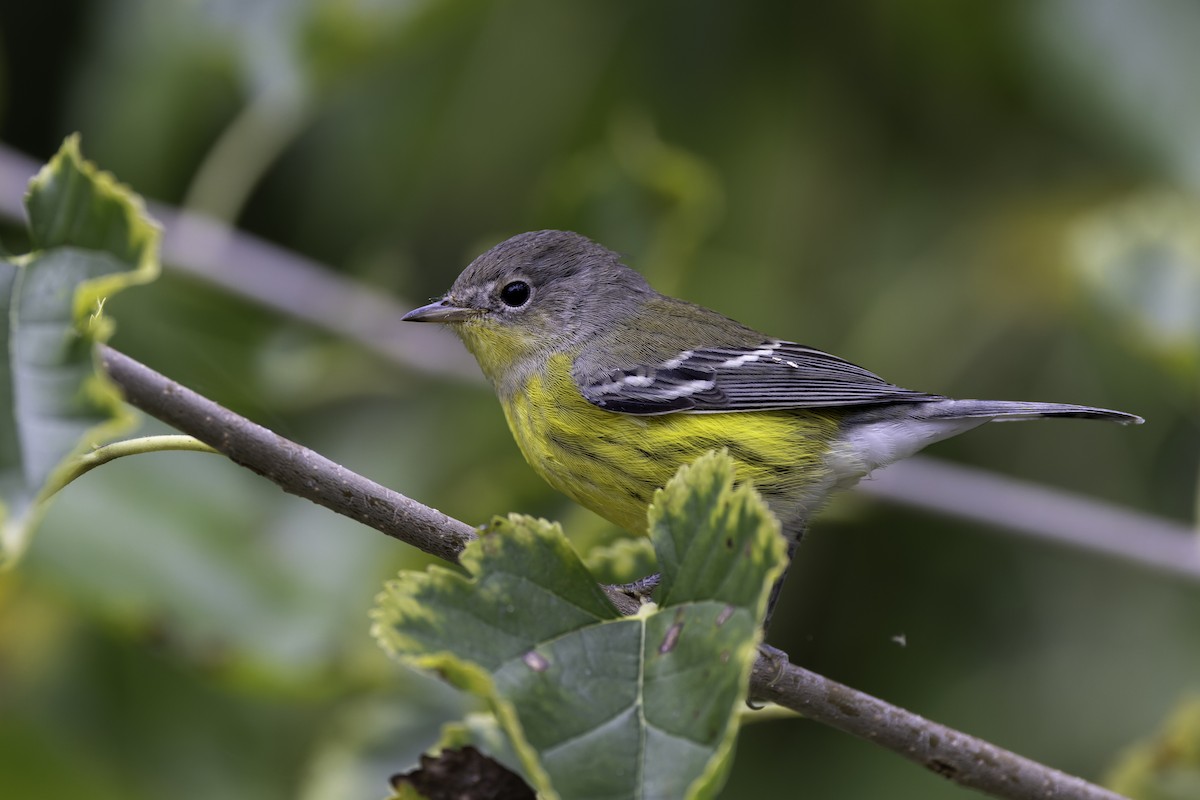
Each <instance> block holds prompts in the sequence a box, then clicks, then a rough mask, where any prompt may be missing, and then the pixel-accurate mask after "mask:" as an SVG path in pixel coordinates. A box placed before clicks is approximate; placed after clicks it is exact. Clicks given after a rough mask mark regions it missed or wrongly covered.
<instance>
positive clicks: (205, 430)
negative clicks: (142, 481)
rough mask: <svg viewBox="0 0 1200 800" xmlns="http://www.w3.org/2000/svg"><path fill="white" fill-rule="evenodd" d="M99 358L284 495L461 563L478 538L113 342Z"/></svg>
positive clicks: (141, 401) (134, 391)
mask: <svg viewBox="0 0 1200 800" xmlns="http://www.w3.org/2000/svg"><path fill="white" fill-rule="evenodd" d="M100 362H101V364H102V365H103V367H104V370H105V371H106V372H107V373H108V375H109V377H110V378H112V380H113V381H114V382H115V383H116V384H117V385H118V386H120V387H121V390H122V391H123V392H124V393H125V399H126V400H127V401H128V402H129V403H130V404H131V405H134V406H136V407H138V408H140V409H141V410H142V411H145V412H146V413H147V414H149V415H150V416H152V417H157V418H158V419H160V420H162V421H163V422H165V423H167V424H168V425H170V426H171V427H173V428H175V429H177V430H180V431H183V432H184V433H187V434H190V435H192V436H194V437H196V438H197V439H199V440H200V441H202V442H204V443H205V444H207V445H209V446H210V447H212V448H213V449H214V450H217V451H219V452H220V453H223V454H224V455H226V456H228V457H229V459H230V460H232V461H233V462H234V463H236V464H240V465H241V466H243V467H246V468H247V469H249V470H251V471H252V472H256V473H258V474H259V475H262V476H263V477H264V478H266V479H267V480H269V481H271V482H272V483H274V484H275V485H277V486H279V487H280V488H281V489H283V490H284V491H285V492H288V493H289V494H294V495H297V496H299V497H303V498H306V499H308V500H311V501H313V502H314V503H316V504H317V505H322V506H325V507H326V508H328V509H329V510H331V511H334V512H336V513H338V514H341V515H342V516H345V517H350V518H351V519H355V520H358V521H359V522H361V523H363V524H364V525H369V526H370V527H372V528H374V529H375V530H377V531H380V532H381V533H385V534H387V535H388V536H391V537H392V538H395V539H399V540H401V541H403V542H407V543H408V544H411V545H412V546H413V547H416V548H418V549H420V550H422V551H424V552H426V553H429V554H430V555H433V556H437V557H438V558H441V559H445V560H446V561H453V562H457V561H458V554H459V553H461V552H462V549H463V548H464V547H466V545H467V542H469V541H470V540H471V539H473V538H475V529H474V528H472V527H471V526H470V525H467V524H466V523H465V522H459V521H458V520H456V519H454V518H452V517H448V516H446V515H445V514H443V513H441V512H440V511H437V510H435V509H432V508H430V507H429V506H426V505H422V504H421V503H418V502H417V501H415V500H411V499H409V498H407V497H405V496H404V495H402V494H400V493H399V492H394V491H392V490H391V489H389V488H387V487H386V486H382V485H380V484H378V483H375V481H372V480H369V479H367V478H364V477H363V476H361V475H359V474H357V473H355V472H351V471H350V470H348V469H346V468H345V467H342V466H341V465H339V464H335V463H334V462H332V461H330V460H329V459H327V458H325V457H324V456H322V455H320V454H319V453H315V452H313V451H312V450H309V449H308V448H306V447H301V446H300V445H298V444H296V443H295V442H293V441H290V440H288V439H285V438H284V437H282V436H280V435H278V434H276V433H272V432H271V431H269V430H267V429H266V428H264V427H262V426H261V425H257V424H255V423H253V422H251V421H250V420H248V419H246V418H245V417H242V416H239V415H238V414H235V413H233V412H232V411H230V410H229V409H227V408H224V407H223V406H220V405H218V404H217V403H214V402H213V401H212V400H209V399H208V398H206V397H202V396H200V395H198V394H196V393H195V392H193V391H192V390H191V389H188V388H186V387H184V386H181V385H179V384H178V383H176V382H175V381H173V380H171V379H170V378H167V377H165V376H163V375H161V374H159V373H157V372H155V371H154V370H152V369H150V368H149V367H147V366H145V365H144V364H142V363H140V362H138V361H134V360H133V359H132V358H130V357H129V356H127V355H124V354H123V353H119V352H117V351H116V350H113V349H112V348H111V347H101V348H100Z"/></svg>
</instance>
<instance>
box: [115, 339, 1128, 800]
mask: <svg viewBox="0 0 1200 800" xmlns="http://www.w3.org/2000/svg"><path fill="white" fill-rule="evenodd" d="M100 360H101V363H102V364H103V366H104V369H105V370H106V371H107V372H108V374H109V376H110V377H111V378H112V379H113V381H114V382H116V384H117V385H118V386H120V387H121V389H122V391H124V393H125V398H126V400H127V401H128V402H129V403H131V404H132V405H134V406H136V407H138V408H140V409H141V410H143V411H145V412H146V413H148V414H150V415H151V416H154V417H157V418H158V419H160V420H162V421H163V422H165V423H167V424H168V425H171V426H172V427H174V428H177V429H178V430H180V431H183V432H184V433H188V434H191V435H192V436H194V437H196V438H197V439H199V440H200V441H202V442H205V443H206V444H208V445H210V446H212V447H213V448H214V449H216V450H218V451H220V452H221V453H224V454H225V455H226V456H228V457H229V458H230V459H232V460H233V461H235V462H236V463H238V464H241V465H242V466H245V467H247V468H248V469H251V470H253V471H254V472H257V473H258V474H260V475H262V476H264V477H265V478H267V479H269V480H271V481H272V482H274V483H275V484H276V485H278V486H279V487H280V488H282V489H283V490H284V491H286V492H289V493H291V494H295V495H299V496H300V497H305V498H308V499H309V500H312V501H313V502H315V503H318V504H320V505H323V506H325V507H326V508H328V509H330V510H331V511H334V512H336V513H339V514H342V515H343V516H347V517H350V518H352V519H356V520H359V521H361V522H363V523H364V524H367V525H370V526H371V527H373V528H375V529H376V530H379V531H381V532H383V533H385V534H387V535H388V536H392V537H394V538H396V539H399V540H401V541H403V542H408V543H409V544H411V545H413V546H414V547H417V548H420V549H421V550H423V551H424V552H426V553H429V554H431V555H434V556H437V557H439V558H442V559H445V560H447V561H457V560H458V555H459V553H460V552H462V549H463V547H465V546H466V543H467V542H468V541H470V540H471V539H472V538H474V536H475V531H474V529H473V528H471V526H469V525H467V524H466V523H464V522H460V521H458V520H456V519H453V518H452V517H448V516H446V515H445V514H442V513H441V512H439V511H436V510H434V509H432V508H429V507H428V506H424V505H422V504H420V503H418V502H416V501H414V500H411V499H409V498H407V497H405V496H404V495H402V494H399V493H398V492H394V491H392V490H390V489H387V488H386V487H383V486H380V485H379V484H377V483H375V482H374V481H371V480H368V479H367V478H364V477H362V476H360V475H357V474H355V473H353V472H351V471H349V470H347V469H345V468H343V467H341V466H339V465H337V464H335V463H333V462H332V461H330V460H329V459H327V458H325V457H324V456H321V455H319V454H317V453H315V452H313V451H312V450H309V449H307V448H305V447H302V446H300V445H298V444H296V443H295V442H292V441H289V440H288V439H285V438H283V437H282V436H279V435H277V434H275V433H272V432H271V431H269V430H267V429H266V428H263V427H262V426H260V425H256V424H255V423H253V422H251V421H249V420H247V419H245V418H244V417H241V416H239V415H237V414H234V413H233V412H232V411H229V410H228V409H225V408H223V407H221V406H220V405H218V404H216V403H214V402H212V401H211V400H208V399H207V398H204V397H201V396H200V395H198V394H196V393H195V392H193V391H191V390H190V389H186V388H184V387H183V386H180V385H179V384H178V383H176V382H174V381H172V380H170V379H169V378H166V377H164V376H163V375H160V374H159V373H157V372H155V371H154V370H152V369H150V368H149V367H147V366H145V365H143V364H141V363H139V362H137V361H134V360H133V359H131V358H129V357H128V356H126V355H123V354H122V353H119V352H117V351H116V350H113V349H112V348H109V347H102V348H101V349H100ZM608 588H609V592H608V593H609V596H610V598H612V599H613V600H614V602H616V603H617V607H618V608H619V609H621V610H622V611H623V612H625V613H628V611H630V610H632V609H633V606H634V603H633V601H632V600H630V598H628V597H622V596H621V595H620V593H619V592H616V591H615V590H614V589H613V587H608ZM750 692H751V696H752V697H755V698H759V699H763V700H770V701H772V702H774V703H778V704H779V705H781V706H784V707H786V708H790V709H792V710H793V711H797V712H799V713H801V714H803V715H804V716H806V717H808V718H809V719H813V720H816V721H818V722H822V723H824V724H826V725H830V726H832V727H834V728H837V729H838V730H841V731H844V732H846V733H850V734H853V735H855V736H858V737H860V738H863V739H866V740H867V741H871V742H875V743H877V744H880V745H882V746H884V747H886V748H888V749H889V750H892V751H893V752H895V753H898V754H899V755H901V756H904V757H905V758H907V759H909V760H911V761H914V762H916V763H918V764H920V765H922V766H924V767H926V768H927V769H930V770H933V771H934V772H937V773H938V774H939V775H942V776H944V777H946V778H949V779H950V780H952V781H954V782H956V783H959V784H961V785H963V786H968V787H971V788H974V789H979V790H981V791H984V792H987V793H989V794H991V795H993V796H994V797H1000V798H1009V799H1010V800H1032V798H1055V799H1056V800H1119V798H1120V796H1119V795H1116V794H1113V793H1112V792H1109V791H1107V790H1105V789H1102V788H1100V787H1099V786H1095V785H1093V784H1090V783H1087V782H1086V781H1083V780H1081V779H1079V778H1073V777H1071V776H1069V775H1066V774H1064V773H1062V772H1059V771H1057V770H1054V769H1051V768H1050V767H1047V766H1044V765H1042V764H1038V763H1037V762H1035V761H1030V760H1029V759H1026V758H1023V757H1021V756H1018V755H1016V754H1015V753H1011V752H1009V751H1007V750H1003V749H1001V748H999V747H995V746H994V745H991V744H988V743H987V742H984V741H982V740H980V739H976V738H975V737H972V736H968V735H967V734H965V733H960V732H958V731H955V730H952V729H950V728H947V727H945V726H943V725H939V724H937V723H934V722H930V721H929V720H926V719H924V718H922V717H920V716H917V715H916V714H913V713H912V712H909V711H905V710H904V709H902V708H898V707H896V706H893V705H890V704H889V703H885V702H884V701H882V700H879V699H877V698H874V697H871V696H870V695H868V694H864V693H863V692H859V691H858V690H856V689H851V688H850V687H848V686H844V685H842V684H840V683H837V682H835V681H831V680H829V679H828V678H823V677H821V676H820V675H817V674H815V673H813V672H809V671H808V670H805V669H803V668H801V667H797V666H795V665H791V664H787V665H782V666H781V665H780V664H779V663H778V662H777V661H776V660H775V659H772V658H768V657H765V656H763V657H760V658H759V660H758V662H757V663H756V664H755V667H754V672H753V674H752V676H751V681H750Z"/></svg>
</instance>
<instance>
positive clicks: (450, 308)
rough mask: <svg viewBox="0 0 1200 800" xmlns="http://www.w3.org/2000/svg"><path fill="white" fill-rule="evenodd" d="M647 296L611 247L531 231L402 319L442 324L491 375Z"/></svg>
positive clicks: (567, 343)
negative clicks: (433, 300) (440, 296)
mask: <svg viewBox="0 0 1200 800" xmlns="http://www.w3.org/2000/svg"><path fill="white" fill-rule="evenodd" d="M648 294H653V290H652V289H651V288H650V286H649V284H647V283H646V280H645V278H643V277H642V276H641V275H639V274H638V273H636V272H634V271H633V270H631V269H629V268H628V267H626V266H625V265H623V264H622V263H621V261H620V257H619V256H618V255H617V254H616V253H614V252H612V251H611V250H608V249H606V248H604V247H601V246H600V245H598V244H596V243H595V242H593V241H592V240H590V239H588V238H586V237H584V236H580V235H579V234H577V233H571V232H569V231H535V232H532V233H522V234H518V235H517V236H514V237H512V238H511V239H506V240H505V241H503V242H501V243H500V244H498V245H496V246H495V247H493V248H492V249H491V250H488V251H487V252H486V253H484V254H483V255H481V256H479V257H478V258H476V259H475V260H474V261H472V262H471V264H470V265H469V266H468V267H467V268H466V269H465V270H463V272H462V274H461V275H459V276H458V279H457V280H455V281H454V285H453V286H452V287H451V288H450V291H449V292H447V293H446V296H445V297H443V298H442V299H441V300H439V301H437V302H435V303H430V304H429V305H427V306H423V307H422V308H418V309H416V310H414V311H410V312H409V313H408V314H407V315H405V317H404V318H405V319H406V320H414V321H419V322H442V323H447V324H450V325H451V326H452V327H453V328H454V330H455V331H456V332H457V333H458V334H459V336H460V337H462V339H463V341H464V343H465V344H466V345H467V347H468V348H469V349H470V350H471V351H472V352H473V353H474V354H475V357H476V358H477V359H478V360H479V363H480V366H481V367H483V370H484V372H485V373H487V374H488V375H489V377H493V379H494V377H495V373H496V372H497V371H503V370H505V369H508V368H510V367H511V365H512V362H516V361H521V360H525V359H527V358H529V357H535V356H543V357H544V355H545V353H546V352H547V351H556V350H565V349H569V348H571V347H572V346H573V345H575V344H577V343H579V342H581V341H583V340H585V339H587V338H588V337H590V336H593V335H595V333H596V331H597V330H601V329H606V328H607V327H608V326H610V325H611V324H613V323H615V322H616V321H618V320H619V319H620V318H621V317H622V316H623V314H624V313H625V312H626V311H627V310H628V311H632V310H634V309H636V308H637V307H638V305H639V304H640V301H641V299H642V297H644V296H646V295H648ZM505 362H507V363H508V364H509V365H510V366H505Z"/></svg>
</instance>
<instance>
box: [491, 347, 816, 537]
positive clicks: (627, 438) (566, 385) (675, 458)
mask: <svg viewBox="0 0 1200 800" xmlns="http://www.w3.org/2000/svg"><path fill="white" fill-rule="evenodd" d="M570 370H571V364H570V359H569V358H567V357H566V356H555V357H554V358H552V359H551V360H550V362H549V365H548V370H547V371H546V373H545V374H544V375H542V376H537V375H535V376H533V377H532V378H530V379H529V381H527V382H526V384H525V387H524V390H523V391H519V392H517V393H515V394H514V395H513V396H512V397H509V398H507V401H506V402H505V403H504V412H505V416H506V417H507V418H508V425H509V428H510V429H511V430H512V432H513V436H514V438H515V439H516V440H517V445H518V446H519V447H520V448H521V452H522V453H524V455H525V459H526V460H527V461H528V462H529V463H530V465H531V466H532V467H533V468H534V469H535V470H537V472H538V474H540V475H541V476H542V477H543V478H544V479H545V480H546V481H547V482H548V483H549V484H550V485H551V486H553V487H554V488H556V489H558V490H559V491H561V492H563V493H564V494H566V495H567V496H568V497H570V498H572V499H573V500H575V501H576V502H577V503H579V504H580V505H583V506H585V507H586V508H589V509H591V510H592V511H595V512H596V513H597V514H599V515H600V516H602V517H604V518H606V519H608V520H610V521H612V522H613V523H615V524H617V525H619V526H621V527H622V528H624V529H626V530H628V531H632V532H634V533H644V532H645V530H646V509H647V507H648V506H649V504H650V502H651V500H652V499H653V496H654V490H655V489H658V488H659V487H661V486H663V485H664V484H665V483H666V482H667V481H668V480H670V479H671V477H672V476H673V475H674V474H675V472H676V470H678V469H679V467H680V466H682V465H683V464H687V463H690V462H692V461H694V460H695V459H697V458H699V457H700V456H701V455H703V454H704V453H706V452H708V451H709V450H715V449H720V448H726V449H728V451H729V453H730V455H731V456H732V457H733V459H734V462H735V464H736V469H737V476H738V480H741V481H749V482H751V483H753V484H754V485H755V487H756V488H757V489H758V490H759V491H760V492H761V493H762V494H763V496H764V498H765V499H766V500H767V502H768V504H769V505H770V506H771V509H772V511H774V512H775V513H776V515H778V516H779V517H780V519H781V521H783V522H784V524H785V526H786V525H787V523H788V521H789V519H790V518H798V517H801V516H803V515H805V514H806V512H807V511H809V510H811V509H808V508H806V507H805V506H806V505H808V504H811V503H815V502H816V501H817V500H819V499H820V496H823V494H824V489H825V484H826V483H827V480H826V478H827V473H828V469H827V467H826V466H825V455H826V453H827V452H828V450H829V447H830V443H831V442H832V440H833V438H834V436H835V435H836V433H837V429H838V423H837V419H836V417H834V416H833V415H829V414H822V413H815V412H811V411H805V412H797V411H756V412H737V413H728V414H686V413H676V414H663V415H659V416H634V415H630V414H617V413H613V412H611V411H604V410H603V409H600V408H597V407H596V406H593V405H592V404H591V403H589V402H587V400H585V399H584V398H583V396H582V395H581V394H580V393H579V390H578V389H577V388H576V387H575V384H574V382H573V381H572V379H571V374H570Z"/></svg>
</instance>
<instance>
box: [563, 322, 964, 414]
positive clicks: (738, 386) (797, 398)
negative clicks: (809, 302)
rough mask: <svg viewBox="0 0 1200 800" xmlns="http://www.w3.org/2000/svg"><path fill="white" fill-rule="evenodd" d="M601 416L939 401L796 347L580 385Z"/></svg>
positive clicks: (714, 355)
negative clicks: (601, 411)
mask: <svg viewBox="0 0 1200 800" xmlns="http://www.w3.org/2000/svg"><path fill="white" fill-rule="evenodd" d="M580 391H582V392H583V396H584V397H585V398H587V400H588V401H589V402H590V403H592V404H594V405H596V406H599V407H600V408H604V409H607V410H609V411H617V412H621V413H625V414H668V413H671V412H676V411H691V412H694V413H695V412H709V413H715V412H722V411H754V410H759V411H762V410H769V409H786V408H828V407H838V406H860V405H872V404H878V403H893V402H922V401H927V400H938V399H941V397H940V396H939V395H932V394H926V393H924V392H914V391H910V390H908V389H902V388H900V387H899V386H894V385H892V384H890V383H888V382H887V381H885V380H883V379H882V378H880V377H879V376H877V375H875V374H873V373H871V372H868V371H867V370H865V369H863V368H862V367H859V366H856V365H854V364H851V363H850V362H849V361H845V360H843V359H841V358H838V357H837V356H833V355H830V354H828V353H824V352H821V351H820V350H814V349H813V348H811V347H805V346H804V345H800V344H795V343H793V342H783V341H777V340H772V341H767V342H763V343H762V344H761V345H759V346H758V347H748V348H740V347H714V348H706V349H702V350H689V351H685V352H683V353H680V354H679V355H677V356H675V357H674V358H671V359H668V360H666V361H664V362H662V363H659V364H642V365H637V366H632V367H629V368H626V369H613V370H609V371H608V372H606V373H605V374H604V375H603V376H601V377H599V378H597V379H591V380H584V381H581V385H580Z"/></svg>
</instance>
